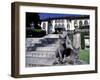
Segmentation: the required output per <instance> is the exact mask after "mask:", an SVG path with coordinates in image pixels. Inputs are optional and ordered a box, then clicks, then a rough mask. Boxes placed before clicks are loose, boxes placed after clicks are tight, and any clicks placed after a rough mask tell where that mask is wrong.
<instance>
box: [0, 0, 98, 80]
mask: <svg viewBox="0 0 100 80" xmlns="http://www.w3.org/2000/svg"><path fill="white" fill-rule="evenodd" d="M13 1H27V2H28V1H30V2H43V3H54V4H74V5H75V4H77V5H88V6H93V5H94V6H98V7H99V11H98V14H100V6H99V3H100V0H1V2H0V10H1V11H0V80H16V79H15V78H11V76H10V74H11V73H10V70H11V69H10V68H11V60H10V59H11V2H13ZM98 18H99V19H98V22H100V16H98ZM99 26H100V23H99ZM99 30H100V27H98V32H99ZM99 35H100V33H99ZM98 41H99V42H98V44H100V37H98ZM99 47H100V45H99ZM98 53H100V49H99V52H98ZM98 57H99V59H98V63H99V65H98V67H99V73H97V74H80V75H64V76H52V77H39V78H26V79H25V78H21V79H18V80H100V54H98Z"/></svg>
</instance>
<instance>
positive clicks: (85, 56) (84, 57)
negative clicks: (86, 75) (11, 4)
mask: <svg viewBox="0 0 100 80" xmlns="http://www.w3.org/2000/svg"><path fill="white" fill-rule="evenodd" d="M79 59H80V60H83V61H85V62H86V63H89V50H82V49H81V50H80V53H79Z"/></svg>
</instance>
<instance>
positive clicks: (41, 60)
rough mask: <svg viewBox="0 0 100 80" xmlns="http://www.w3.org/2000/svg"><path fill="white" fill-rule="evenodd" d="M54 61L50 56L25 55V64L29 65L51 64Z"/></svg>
mask: <svg viewBox="0 0 100 80" xmlns="http://www.w3.org/2000/svg"><path fill="white" fill-rule="evenodd" d="M54 62H55V59H52V58H43V57H42V58H38V57H35V58H32V57H29V58H28V57H27V58H26V66H27V67H28V66H30V65H53V63H54Z"/></svg>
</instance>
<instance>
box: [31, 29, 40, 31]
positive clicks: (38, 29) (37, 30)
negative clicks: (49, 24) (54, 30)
mask: <svg viewBox="0 0 100 80" xmlns="http://www.w3.org/2000/svg"><path fill="white" fill-rule="evenodd" d="M32 31H33V32H41V31H42V30H41V29H33V30H32Z"/></svg>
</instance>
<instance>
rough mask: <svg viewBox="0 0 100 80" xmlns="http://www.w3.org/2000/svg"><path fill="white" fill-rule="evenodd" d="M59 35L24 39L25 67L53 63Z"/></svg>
mask: <svg viewBox="0 0 100 80" xmlns="http://www.w3.org/2000/svg"><path fill="white" fill-rule="evenodd" d="M58 38H59V35H57V34H56V35H54V34H53V35H52V34H49V35H46V36H45V37H42V38H27V39H26V67H31V66H45V65H53V63H54V62H55V59H56V53H57V49H58V46H59V44H58Z"/></svg>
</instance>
